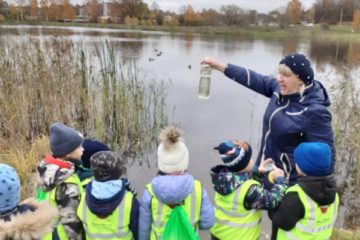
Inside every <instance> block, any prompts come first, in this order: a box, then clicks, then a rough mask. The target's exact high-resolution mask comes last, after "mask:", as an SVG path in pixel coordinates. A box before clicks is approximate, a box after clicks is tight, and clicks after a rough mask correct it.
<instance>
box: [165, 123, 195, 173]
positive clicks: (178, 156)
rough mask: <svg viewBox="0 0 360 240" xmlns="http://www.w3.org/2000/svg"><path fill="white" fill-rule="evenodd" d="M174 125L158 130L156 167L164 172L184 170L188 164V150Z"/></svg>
mask: <svg viewBox="0 0 360 240" xmlns="http://www.w3.org/2000/svg"><path fill="white" fill-rule="evenodd" d="M181 134H182V132H181V131H180V129H178V128H176V127H167V128H165V129H163V130H162V131H161V132H160V135H159V140H160V145H159V147H158V167H159V170H160V171H162V172H164V173H173V172H177V171H185V170H186V169H187V168H188V166H189V151H188V149H187V147H186V145H185V143H184V142H183V139H182V138H181Z"/></svg>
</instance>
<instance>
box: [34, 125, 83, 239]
mask: <svg viewBox="0 0 360 240" xmlns="http://www.w3.org/2000/svg"><path fill="white" fill-rule="evenodd" d="M82 141H83V137H82V135H81V134H80V133H79V132H77V131H75V130H74V129H72V128H70V127H68V126H66V125H64V124H62V123H58V122H57V123H54V124H52V125H51V126H50V149H51V151H52V155H47V156H46V157H45V158H44V159H43V160H42V161H41V162H40V163H39V164H38V166H37V175H38V181H39V186H40V188H41V189H42V190H43V191H45V193H46V196H45V198H46V199H47V200H49V201H50V202H51V203H52V204H53V205H54V206H57V208H58V210H59V215H60V216H59V222H58V225H57V227H56V229H55V230H54V232H53V233H52V234H50V235H47V236H46V238H45V239H60V240H62V239H69V240H82V238H83V227H82V223H81V222H80V220H79V219H78V218H77V216H76V209H77V207H78V205H79V202H80V198H81V182H80V180H79V178H78V176H77V174H76V170H77V169H78V167H79V166H80V164H81V160H80V158H81V155H82V154H83V150H84V149H83V147H82V146H81V144H82ZM51 235H52V236H51Z"/></svg>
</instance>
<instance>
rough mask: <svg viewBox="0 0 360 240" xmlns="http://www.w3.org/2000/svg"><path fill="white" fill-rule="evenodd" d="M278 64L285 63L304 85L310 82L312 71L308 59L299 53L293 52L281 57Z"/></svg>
mask: <svg viewBox="0 0 360 240" xmlns="http://www.w3.org/2000/svg"><path fill="white" fill-rule="evenodd" d="M279 64H285V65H286V66H287V67H289V68H290V69H291V71H292V72H293V73H294V74H295V75H296V76H297V77H298V78H299V79H300V80H301V81H303V82H304V83H305V84H306V85H309V84H310V83H312V81H313V79H314V71H313V69H312V67H311V63H310V61H309V59H308V58H307V57H306V56H305V55H304V54H301V53H293V54H289V55H287V56H286V57H285V58H283V59H282V60H281V61H280V63H279Z"/></svg>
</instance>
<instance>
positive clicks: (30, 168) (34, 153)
mask: <svg viewBox="0 0 360 240" xmlns="http://www.w3.org/2000/svg"><path fill="white" fill-rule="evenodd" d="M49 151H50V150H49V140H48V138H47V137H45V136H43V137H39V138H37V139H35V140H34V141H33V142H32V143H31V144H28V143H25V142H23V143H21V142H18V145H8V146H6V147H5V146H4V145H3V146H2V148H1V154H0V162H2V163H6V164H9V165H11V166H13V167H14V168H15V169H16V171H17V173H18V175H19V177H20V180H21V196H23V198H26V197H28V196H34V191H35V181H36V178H35V169H36V165H37V163H38V161H39V160H40V159H42V157H43V156H44V154H45V153H49Z"/></svg>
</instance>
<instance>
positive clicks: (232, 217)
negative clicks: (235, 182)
mask: <svg viewBox="0 0 360 240" xmlns="http://www.w3.org/2000/svg"><path fill="white" fill-rule="evenodd" d="M252 185H260V184H259V183H258V182H257V181H255V180H247V181H245V182H244V183H243V184H242V185H241V186H240V187H239V188H238V189H236V190H235V191H234V192H232V193H230V194H228V195H221V194H218V193H215V225H214V226H213V227H212V228H211V230H210V231H211V233H212V234H213V235H214V236H215V237H216V238H218V239H221V240H227V239H230V240H233V239H259V237H260V222H261V211H260V210H247V209H245V207H244V200H245V196H246V193H247V192H248V191H249V189H250V187H251V186H252Z"/></svg>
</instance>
